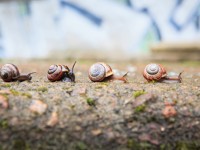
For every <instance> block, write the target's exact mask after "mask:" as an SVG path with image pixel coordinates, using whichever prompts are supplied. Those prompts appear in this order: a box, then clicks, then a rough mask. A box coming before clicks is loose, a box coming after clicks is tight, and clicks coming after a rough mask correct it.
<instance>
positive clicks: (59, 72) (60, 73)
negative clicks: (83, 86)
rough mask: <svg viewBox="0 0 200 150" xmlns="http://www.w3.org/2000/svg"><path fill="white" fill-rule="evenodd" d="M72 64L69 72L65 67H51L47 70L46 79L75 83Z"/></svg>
mask: <svg viewBox="0 0 200 150" xmlns="http://www.w3.org/2000/svg"><path fill="white" fill-rule="evenodd" d="M75 64H76V61H75V62H74V64H73V66H72V69H71V70H70V69H69V68H68V67H67V66H66V65H51V66H50V67H49V70H48V74H47V78H48V80H49V81H51V82H54V81H60V80H62V81H63V82H75V75H74V66H75Z"/></svg>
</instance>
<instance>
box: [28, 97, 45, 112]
mask: <svg viewBox="0 0 200 150" xmlns="http://www.w3.org/2000/svg"><path fill="white" fill-rule="evenodd" d="M29 109H30V110H31V111H32V112H33V113H37V114H39V115H41V114H43V113H45V111H46V110H47V104H46V103H44V102H42V101H40V100H33V101H32V103H31V105H30V107H29Z"/></svg>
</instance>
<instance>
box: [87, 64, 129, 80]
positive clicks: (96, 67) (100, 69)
mask: <svg viewBox="0 0 200 150" xmlns="http://www.w3.org/2000/svg"><path fill="white" fill-rule="evenodd" d="M126 75H127V73H126V74H125V75H124V76H122V77H116V76H114V75H113V71H112V68H111V67H110V66H109V65H108V64H105V63H103V62H98V63H95V64H93V65H92V66H91V67H90V69H89V71H88V77H89V79H90V80H91V81H93V82H101V81H105V80H122V81H124V82H127V80H126V78H125V76H126Z"/></svg>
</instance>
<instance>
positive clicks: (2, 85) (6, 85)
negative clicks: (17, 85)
mask: <svg viewBox="0 0 200 150" xmlns="http://www.w3.org/2000/svg"><path fill="white" fill-rule="evenodd" d="M1 87H5V88H10V87H11V85H10V83H4V84H1Z"/></svg>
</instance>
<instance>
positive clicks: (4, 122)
mask: <svg viewBox="0 0 200 150" xmlns="http://www.w3.org/2000/svg"><path fill="white" fill-rule="evenodd" d="M8 127H9V125H8V121H7V120H1V121H0V128H2V129H7V128H8Z"/></svg>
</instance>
